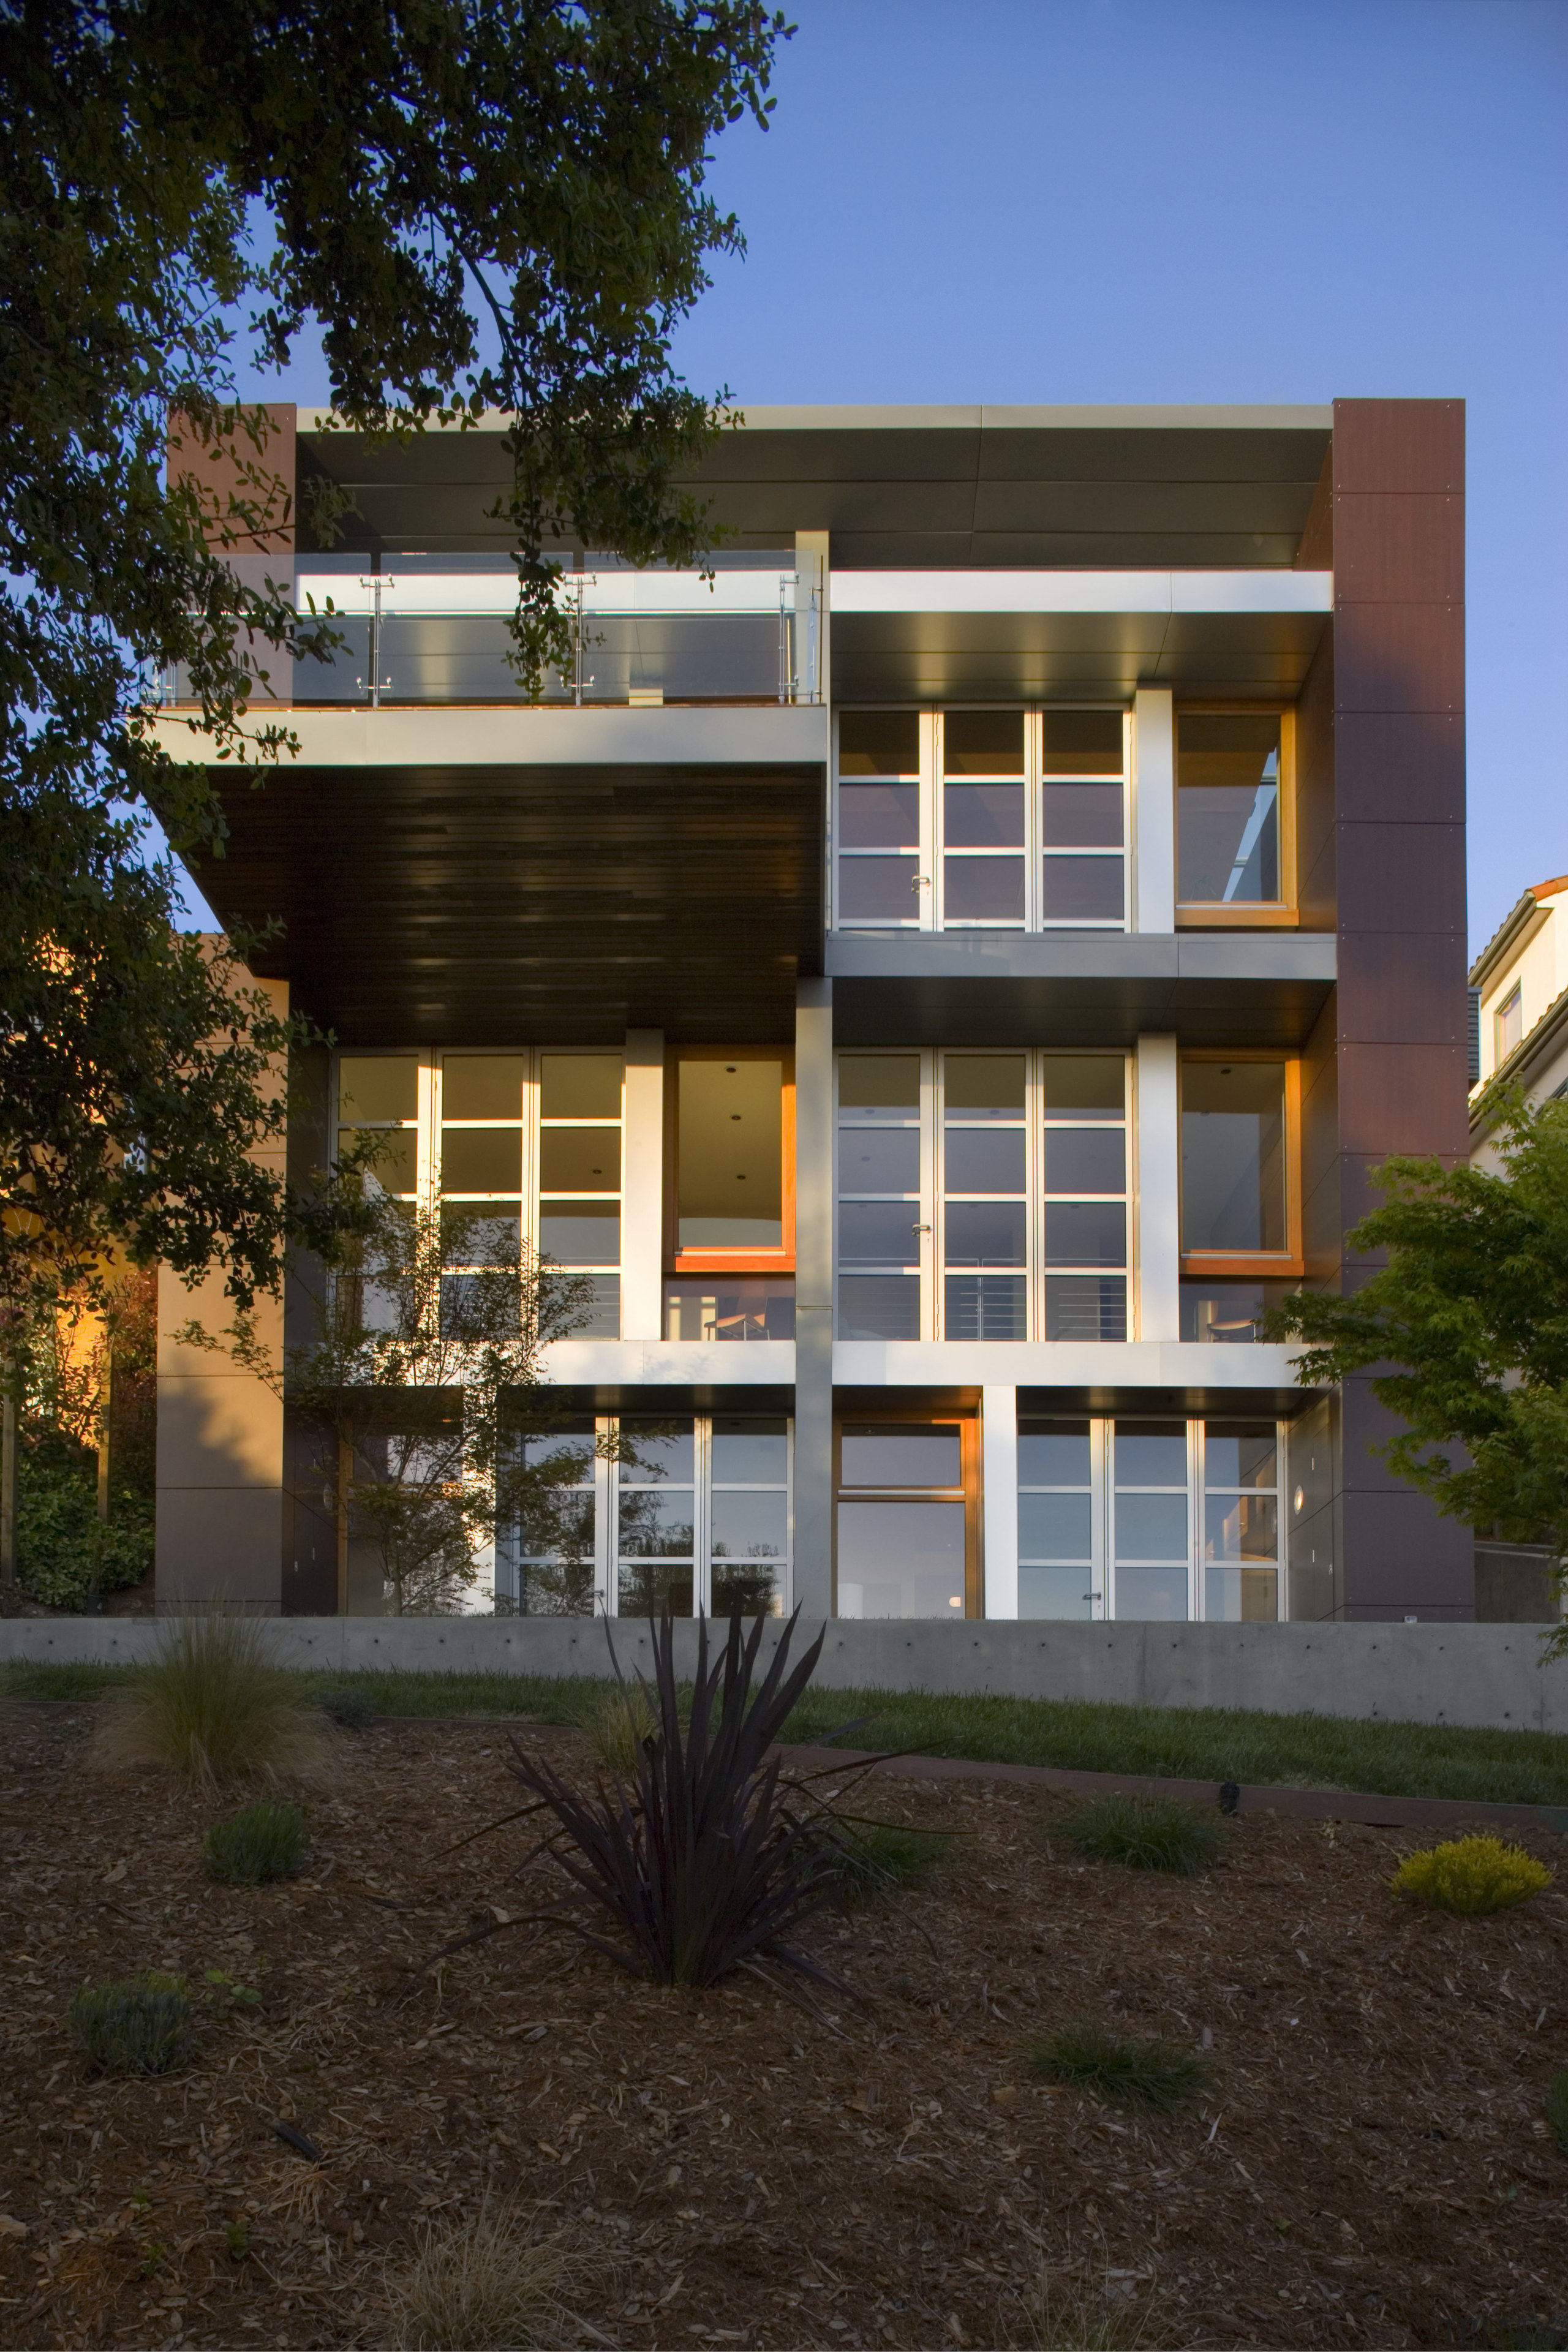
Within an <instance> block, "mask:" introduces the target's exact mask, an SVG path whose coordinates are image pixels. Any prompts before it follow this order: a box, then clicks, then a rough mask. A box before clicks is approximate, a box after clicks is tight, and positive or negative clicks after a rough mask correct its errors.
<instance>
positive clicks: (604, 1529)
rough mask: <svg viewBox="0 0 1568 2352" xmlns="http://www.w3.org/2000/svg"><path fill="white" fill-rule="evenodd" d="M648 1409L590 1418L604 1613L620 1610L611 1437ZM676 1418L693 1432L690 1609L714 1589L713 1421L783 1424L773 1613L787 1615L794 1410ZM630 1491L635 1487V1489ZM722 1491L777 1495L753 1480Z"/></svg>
mask: <svg viewBox="0 0 1568 2352" xmlns="http://www.w3.org/2000/svg"><path fill="white" fill-rule="evenodd" d="M657 1417H658V1416H657V1413H656V1412H654V1411H653V1410H652V1409H651V1408H649V1409H645V1410H641V1411H638V1412H636V1413H632V1414H626V1415H623V1414H621V1413H618V1412H616V1413H605V1414H600V1415H599V1416H598V1417H597V1419H596V1421H595V1430H596V1431H597V1432H598V1433H599V1442H600V1444H601V1448H602V1451H603V1453H604V1454H605V1457H606V1458H605V1460H604V1462H603V1464H602V1468H603V1472H604V1476H603V1479H602V1482H601V1486H600V1488H599V1490H598V1491H597V1492H596V1493H595V1514H596V1516H595V1596H594V1597H595V1609H596V1611H597V1612H599V1613H601V1614H602V1615H604V1616H606V1617H618V1616H619V1615H620V1565H621V1548H620V1519H621V1489H622V1485H623V1479H622V1469H623V1465H622V1464H621V1463H620V1462H619V1461H618V1460H617V1459H616V1444H615V1441H616V1439H617V1438H618V1436H619V1433H620V1427H621V1423H622V1420H623V1419H632V1420H643V1421H646V1420H649V1419H654V1418H657ZM670 1418H671V1419H674V1420H678V1421H679V1422H680V1423H683V1424H684V1423H687V1422H688V1421H689V1423H690V1424H691V1432H692V1530H691V1540H692V1570H691V1613H692V1616H693V1618H695V1617H696V1616H698V1615H699V1614H702V1615H704V1616H710V1615H711V1613H712V1607H711V1602H712V1591H713V1423H714V1422H715V1420H718V1421H749V1420H750V1421H777V1420H780V1419H782V1420H783V1422H784V1558H783V1559H782V1561H781V1562H780V1565H779V1582H778V1591H777V1595H776V1602H775V1607H774V1609H773V1612H771V1613H772V1614H773V1616H774V1617H787V1616H788V1615H789V1613H790V1611H791V1610H792V1609H793V1608H794V1606H795V1415H794V1413H792V1412H791V1413H784V1414H782V1415H781V1414H778V1413H767V1412H751V1413H748V1412H746V1410H745V1408H744V1406H743V1405H742V1407H741V1408H740V1410H738V1411H735V1412H721V1413H714V1412H691V1413H686V1412H681V1413H679V1414H676V1415H672V1416H670ZM633 1491H637V1490H636V1489H634V1490H633ZM721 1491H723V1492H726V1493H753V1494H761V1493H766V1494H776V1493H777V1492H778V1489H777V1487H775V1486H759V1485H757V1484H756V1483H755V1482H752V1483H751V1484H749V1485H745V1486H742V1485H740V1484H738V1483H737V1482H736V1481H734V1480H729V1481H726V1483H725V1486H724V1487H723V1488H722V1489H721Z"/></svg>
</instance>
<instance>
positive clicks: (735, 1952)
mask: <svg viewBox="0 0 1568 2352" xmlns="http://www.w3.org/2000/svg"><path fill="white" fill-rule="evenodd" d="M798 1618H799V1612H798V1611H796V1612H795V1616H794V1617H792V1618H791V1619H790V1621H789V1623H788V1624H787V1625H786V1626H784V1628H782V1629H778V1628H775V1627H773V1623H772V1621H771V1620H770V1619H767V1618H764V1617H760V1616H759V1617H756V1618H753V1619H752V1623H751V1629H750V1631H749V1632H743V1631H742V1627H743V1624H744V1620H743V1619H742V1614H741V1611H740V1609H739V1608H738V1607H737V1608H736V1609H735V1610H734V1611H733V1612H731V1617H730V1622H729V1630H728V1633H727V1634H726V1635H725V1637H724V1639H723V1641H722V1642H721V1643H720V1645H719V1648H718V1654H717V1658H716V1659H715V1658H713V1657H712V1656H711V1655H710V1640H709V1624H708V1620H707V1619H706V1618H700V1619H699V1621H698V1632H697V1673H696V1677H695V1680H694V1682H693V1685H692V1687H691V1694H690V1700H689V1706H688V1705H687V1704H686V1703H685V1694H684V1693H683V1691H682V1688H681V1685H680V1683H679V1678H678V1676H677V1674H676V1666H675V1627H674V1623H673V1621H672V1620H671V1619H670V1618H669V1617H668V1616H666V1617H664V1618H663V1619H661V1620H659V1621H658V1622H655V1623H654V1624H653V1626H652V1634H653V1660H654V1665H653V1679H652V1682H651V1683H650V1684H647V1685H644V1689H645V1693H646V1696H647V1702H648V1705H649V1706H650V1708H651V1710H652V1714H653V1717H654V1728H653V1730H652V1731H651V1732H650V1733H649V1734H648V1736H647V1738H644V1739H643V1740H642V1741H641V1742H640V1744H639V1745H638V1746H637V1749H636V1753H635V1756H634V1758H633V1761H632V1769H631V1770H630V1771H629V1772H627V1773H625V1774H621V1773H615V1774H612V1775H611V1776H610V1777H609V1778H608V1779H605V1778H604V1777H601V1778H600V1779H599V1780H597V1781H596V1783H595V1787H594V1788H593V1789H592V1790H588V1791H584V1790H579V1789H578V1788H576V1787H574V1785H573V1784H572V1782H571V1781H569V1780H565V1779H563V1776H562V1775H561V1774H560V1773H559V1772H558V1771H557V1770H556V1769H555V1768H554V1766H553V1765H552V1764H551V1763H550V1762H549V1761H548V1760H547V1759H545V1758H544V1757H542V1756H540V1755H536V1754H534V1753H532V1752H531V1750H529V1749H527V1748H524V1747H522V1746H521V1743H520V1742H519V1741H517V1740H516V1739H514V1740H513V1741H512V1747H513V1750H514V1758H513V1760H512V1762H511V1763H510V1765H509V1766H508V1768H507V1769H508V1770H509V1771H510V1774H511V1776H512V1778H513V1779H514V1780H517V1781H519V1782H520V1783H521V1786H522V1788H523V1789H524V1790H526V1791H527V1793H528V1796H529V1798H530V1800H531V1801H530V1802H529V1803H527V1804H525V1805H524V1806H522V1807H521V1809H520V1811H519V1812H518V1813H517V1814H514V1815H512V1816H510V1817H509V1818H511V1819H514V1820H515V1819H523V1818H526V1817H529V1816H541V1815H542V1816H543V1817H544V1821H543V1825H542V1828H543V1833H542V1836H541V1837H540V1838H539V1839H538V1842H537V1843H535V1844H534V1845H533V1846H532V1847H531V1849H530V1851H529V1852H528V1853H527V1854H525V1855H524V1857H523V1860H522V1863H521V1865H520V1867H519V1872H518V1875H519V1876H521V1875H522V1874H524V1873H526V1872H529V1871H531V1870H533V1869H535V1868H537V1867H540V1866H548V1865H553V1866H554V1869H555V1871H556V1872H557V1873H558V1874H560V1875H561V1876H562V1877H564V1879H565V1880H566V1882H567V1886H566V1890H565V1892H564V1893H563V1894H562V1895H559V1896H558V1897H557V1898H556V1899H555V1900H554V1901H552V1902H550V1903H549V1904H548V1905H547V1906H544V1907H542V1908H540V1909H536V1910H529V1911H527V1912H524V1913H523V1914H522V1915H521V1916H519V1917H516V1918H511V1919H505V1918H503V1919H500V1920H497V1921H494V1922H492V1923H489V1924H487V1925H486V1926H485V1927H480V1928H479V1929H477V1930H476V1931H475V1932H474V1933H473V1934H472V1935H470V1936H465V1937H460V1938H459V1939H458V1943H456V1944H453V1945H450V1946H448V1947H447V1949H448V1950H449V1951H456V1950H458V1949H459V1948H461V1946H462V1945H464V1944H469V1943H479V1942H480V1941H482V1940H483V1939H484V1938H485V1937H488V1936H491V1935H495V1934H498V1933H500V1931H501V1930H502V1929H503V1928H510V1927H524V1926H528V1927H537V1926H543V1927H558V1928H561V1929H563V1930H565V1931H567V1932H569V1933H571V1934H574V1935H576V1936H578V1937H581V1938H582V1940H583V1941H584V1943H586V1944H589V1945H591V1946H592V1947H593V1948H594V1949H595V1950H596V1951H600V1952H603V1953H604V1954H605V1956H606V1957H607V1958H610V1959H612V1960H615V1961H616V1962H617V1963H618V1965H619V1966H620V1967H622V1968H624V1969H627V1970H628V1971H629V1972H630V1973H631V1974H632V1975H634V1976H637V1977H641V1978H643V1979H647V1980H649V1981H651V1982H653V1983H655V1984H671V1985H673V1984H679V1985H689V1986H690V1987H691V1988H692V1989H693V1990H702V1989H703V1988H704V1987H706V1986H709V1985H712V1984H716V1983H718V1981H719V1980H720V1979H721V1978H722V1977H726V1976H728V1975H730V1974H731V1972H732V1971H733V1970H734V1969H742V1968H749V1969H753V1970H755V1971H759V1972H761V1973H763V1974H764V1975H765V1974H766V1973H767V1969H768V1967H769V1966H770V1965H771V1966H772V1967H773V1968H775V1969H784V1970H788V1971H793V1972H795V1973H797V1974H799V1975H801V1976H805V1977H808V1978H811V1979H815V1981H816V1983H818V1984H821V1985H825V1986H827V1987H830V1988H831V1989H832V1990H835V1991H842V1990H843V1987H842V1986H840V1985H839V1984H838V1982H837V1979H835V1978H834V1977H832V1976H830V1975H829V1974H828V1973H827V1972H826V1970H825V1969H822V1968H819V1967H818V1966H817V1964H816V1962H815V1961H814V1960H811V1959H808V1958H806V1957H805V1954H804V1953H802V1952H801V1951H799V1950H798V1949H797V1948H795V1944H794V1942H793V1940H792V1938H793V1937H794V1935H795V1931H796V1929H798V1928H799V1927H801V1926H802V1925H804V1923H805V1921H806V1920H807V1919H808V1918H809V1917H810V1916H811V1915H812V1914H813V1913H814V1912H816V1911H817V1910H820V1909H821V1907H822V1906H823V1905H824V1904H825V1903H826V1902H827V1901H828V1900H829V1899H830V1898H831V1897H832V1896H833V1895H835V1893H836V1891H837V1883H838V1870H839V1865H840V1857H841V1854H842V1852H843V1849H844V1846H845V1843H846V1835H845V1832H844V1830H843V1828H842V1827H841V1826H839V1824H838V1822H837V1817H836V1816H835V1815H834V1814H833V1813H832V1812H831V1811H829V1810H828V1809H827V1808H826V1806H825V1805H824V1804H822V1803H821V1802H820V1801H817V1800H816V1798H814V1797H813V1796H812V1794H811V1791H810V1789H809V1786H808V1784H807V1781H806V1780H799V1779H795V1778H790V1779H788V1780H786V1779H785V1777H784V1766H783V1759H781V1758H780V1757H779V1756H778V1755H777V1754H770V1752H769V1751H770V1750H771V1749H773V1748H774V1745H775V1743H776V1741H777V1740H778V1738H779V1736H780V1734H781V1732H782V1731H783V1729H784V1724H785V1723H786V1722H787V1720H788V1718H789V1715H790V1711H791V1709H792V1708H793V1707H794V1706H795V1702H796V1700H797V1699H798V1698H799V1696H800V1695H801V1693H802V1691H803V1690H804V1689H805V1685H806V1684H807V1683H808V1682H809V1680H810V1679H811V1675H812V1674H813V1672H814V1671H815V1669H816V1662H817V1659H818V1658H819V1656H820V1655H821V1654H822V1642H823V1636H822V1634H820V1633H819V1634H818V1635H817V1637H816V1641H815V1642H813V1643H812V1644H811V1646H810V1648H809V1649H808V1650H807V1651H806V1652H805V1655H804V1656H803V1657H802V1658H801V1659H800V1660H799V1661H798V1663H797V1664H795V1665H794V1666H793V1667H792V1666H790V1664H789V1663H788V1660H789V1648H790V1641H791V1637H792V1635H793V1634H794V1632H795V1626H796V1623H797V1622H798ZM771 1631H777V1632H778V1635H779V1638H778V1643H777V1646H776V1648H775V1649H774V1651H773V1656H772V1657H771V1658H770V1660H769V1661H768V1664H767V1667H766V1670H765V1672H763V1674H762V1675H760V1676H759V1675H758V1674H757V1658H758V1653H759V1651H760V1648H761V1646H762V1641H763V1633H764V1632H771ZM640 1679H641V1678H640V1677H639V1680H640ZM841 1728H842V1729H844V1730H854V1729H856V1728H858V1727H857V1726H856V1725H853V1724H850V1725H845V1726H843V1727H841ZM826 1769H827V1770H828V1771H829V1772H830V1773H831V1774H832V1775H833V1777H835V1778H836V1779H837V1780H839V1781H840V1782H841V1783H842V1780H843V1779H844V1777H845V1768H844V1767H843V1766H842V1765H839V1766H831V1767H828V1768H826ZM849 1769H850V1770H851V1771H853V1770H855V1769H858V1768H856V1767H850V1768H849ZM496 1826H499V1824H496ZM479 1834H482V1832H479ZM464 1842H465V1843H466V1842H467V1841H464ZM443 1957H444V1956H443Z"/></svg>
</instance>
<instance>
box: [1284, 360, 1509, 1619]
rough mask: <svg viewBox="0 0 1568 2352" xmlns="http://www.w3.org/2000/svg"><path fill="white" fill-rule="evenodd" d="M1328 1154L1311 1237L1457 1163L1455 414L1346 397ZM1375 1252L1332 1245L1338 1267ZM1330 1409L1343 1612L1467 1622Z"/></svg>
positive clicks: (1432, 1512)
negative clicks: (1417, 1175) (1409, 1178)
mask: <svg viewBox="0 0 1568 2352" xmlns="http://www.w3.org/2000/svg"><path fill="white" fill-rule="evenodd" d="M1332 464H1333V482H1334V515H1333V547H1334V628H1333V636H1334V796H1335V835H1336V869H1337V882H1338V918H1337V919H1338V929H1339V939H1338V975H1339V977H1338V984H1337V987H1336V991H1335V997H1334V1006H1335V1024H1336V1052H1335V1076H1336V1092H1337V1097H1338V1100H1337V1144H1338V1153H1337V1163H1336V1166H1335V1168H1334V1170H1333V1171H1332V1173H1330V1172H1329V1171H1326V1170H1325V1171H1322V1172H1321V1173H1318V1172H1317V1171H1318V1170H1319V1169H1320V1166H1321V1152H1319V1153H1315V1155H1314V1159H1313V1162H1312V1165H1313V1170H1314V1173H1315V1175H1316V1182H1315V1185H1314V1194H1313V1200H1312V1202H1311V1205H1310V1217H1311V1226H1312V1230H1313V1232H1314V1235H1315V1236H1316V1235H1317V1234H1320V1233H1321V1227H1322V1225H1323V1223H1324V1218H1323V1215H1322V1210H1323V1208H1324V1207H1326V1205H1327V1204H1328V1202H1329V1201H1330V1200H1331V1198H1332V1196H1333V1195H1334V1194H1335V1193H1336V1192H1337V1196H1338V1207H1339V1212H1340V1215H1341V1218H1342V1232H1343V1231H1348V1230H1350V1229H1351V1228H1352V1227H1353V1226H1354V1225H1355V1224H1356V1223H1358V1221H1359V1220H1360V1219H1361V1218H1362V1217H1363V1216H1364V1215H1366V1214H1367V1213H1369V1212H1370V1211H1371V1210H1372V1209H1373V1208H1375V1207H1377V1206H1378V1205H1379V1204H1380V1202H1381V1199H1382V1195H1381V1193H1379V1192H1376V1191H1375V1190H1374V1189H1373V1184H1372V1181H1371V1178H1372V1171H1373V1169H1375V1168H1376V1167H1377V1166H1378V1165H1379V1164H1380V1163H1381V1162H1382V1161H1383V1160H1384V1159H1386V1158H1387V1156H1388V1155H1389V1154H1390V1153H1391V1152H1404V1153H1409V1154H1412V1155H1426V1154H1428V1153H1430V1154H1436V1155H1437V1156H1439V1157H1442V1158H1445V1159H1448V1160H1459V1159H1462V1158H1463V1157H1464V1154H1465V1151H1466V1149H1467V1143H1468V1120H1467V1116H1466V1100H1467V1075H1468V1074H1467V1055H1466V1013H1467V1000H1466V994H1465V986H1466V973H1465V961H1466V945H1465V934H1464V883H1465V872H1464V720H1463V715H1462V714H1463V710H1464V696H1465V672H1464V660H1465V614H1464V601H1463V599H1464V550H1465V521H1464V409H1463V404H1461V403H1458V402H1447V401H1437V402H1423V401H1342V402H1339V403H1336V404H1335V410H1334V442H1333V452H1332ZM1375 1264H1376V1260H1375V1259H1371V1258H1368V1257H1365V1256H1363V1255H1361V1254H1360V1253H1357V1252H1353V1251H1351V1250H1349V1249H1347V1248H1345V1247H1344V1245H1343V1244H1342V1247H1341V1257H1340V1269H1339V1279H1340V1280H1341V1282H1342V1284H1343V1285H1344V1286H1347V1287H1352V1288H1353V1287H1354V1286H1355V1285H1356V1284H1357V1283H1358V1282H1359V1281H1362V1280H1364V1279H1365V1277H1366V1276H1367V1275H1368V1274H1369V1273H1370V1272H1371V1271H1372V1270H1373V1266H1374V1265H1375ZM1338 1411H1339V1412H1340V1414H1341V1426H1342V1447H1341V1455H1340V1460H1341V1473H1340V1476H1341V1487H1340V1507H1341V1512H1342V1550H1341V1559H1340V1561H1339V1563H1338V1565H1339V1568H1340V1570H1341V1573H1342V1580H1343V1581H1342V1592H1341V1596H1340V1605H1341V1607H1342V1612H1343V1613H1344V1614H1345V1615H1346V1616H1347V1617H1352V1618H1354V1617H1371V1618H1377V1617H1391V1616H1393V1617H1397V1616H1401V1615H1405V1614H1407V1613H1412V1612H1414V1613H1415V1614H1416V1615H1420V1616H1439V1617H1462V1616H1466V1615H1468V1614H1469V1613H1470V1612H1471V1610H1472V1607H1473V1600H1474V1586H1473V1576H1472V1573H1471V1550H1472V1547H1471V1539H1470V1536H1469V1531H1468V1529H1467V1528H1458V1527H1456V1526H1454V1525H1453V1524H1452V1523H1451V1522H1447V1521H1444V1520H1442V1519H1440V1518H1439V1517H1438V1515H1437V1513H1436V1509H1435V1507H1434V1506H1433V1505H1432V1504H1431V1503H1430V1502H1429V1501H1427V1499H1426V1497H1425V1496H1422V1495H1420V1494H1418V1493H1415V1492H1414V1491H1413V1490H1411V1489H1409V1488H1407V1487H1403V1486H1399V1485H1398V1484H1397V1482H1395V1481H1394V1480H1393V1479H1392V1478H1391V1475H1390V1473H1389V1472H1388V1470H1387V1468H1386V1465H1384V1464H1383V1463H1382V1462H1381V1461H1380V1460H1378V1459H1376V1458H1375V1457H1373V1455H1372V1454H1370V1453H1369V1451H1368V1448H1369V1446H1370V1445H1372V1444H1374V1443H1376V1442H1377V1441H1378V1440H1379V1439H1380V1438H1382V1437H1384V1436H1386V1435H1387V1433H1388V1431H1389V1428H1390V1426H1391V1424H1390V1422H1389V1418H1388V1416H1387V1414H1386V1413H1385V1412H1384V1410H1383V1408H1382V1407H1381V1406H1379V1405H1378V1404H1377V1402H1376V1400H1375V1399H1374V1398H1373V1395H1372V1393H1371V1390H1370V1388H1369V1387H1368V1385H1367V1382H1366V1381H1365V1380H1364V1379H1360V1380H1355V1381H1349V1382H1347V1383H1346V1386H1345V1389H1344V1391H1343V1393H1342V1397H1341V1399H1340V1401H1339V1405H1338Z"/></svg>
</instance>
